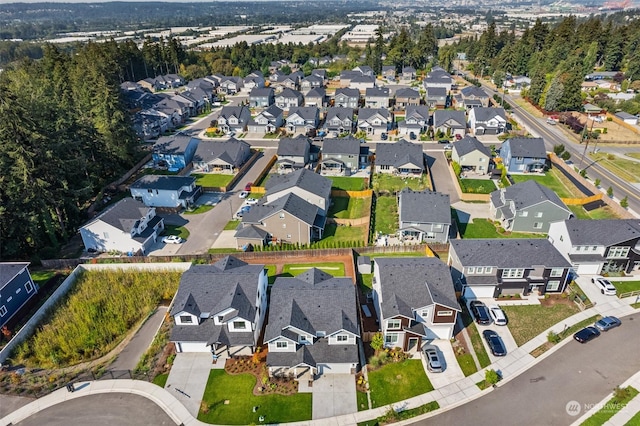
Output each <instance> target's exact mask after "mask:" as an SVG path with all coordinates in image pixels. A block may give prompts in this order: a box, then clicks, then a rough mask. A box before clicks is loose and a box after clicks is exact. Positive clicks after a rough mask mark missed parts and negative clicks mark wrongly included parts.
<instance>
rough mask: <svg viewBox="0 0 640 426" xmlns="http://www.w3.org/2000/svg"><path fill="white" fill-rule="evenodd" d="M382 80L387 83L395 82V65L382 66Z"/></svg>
mask: <svg viewBox="0 0 640 426" xmlns="http://www.w3.org/2000/svg"><path fill="white" fill-rule="evenodd" d="M382 78H384V79H386V80H388V81H395V80H396V67H395V65H383V66H382Z"/></svg>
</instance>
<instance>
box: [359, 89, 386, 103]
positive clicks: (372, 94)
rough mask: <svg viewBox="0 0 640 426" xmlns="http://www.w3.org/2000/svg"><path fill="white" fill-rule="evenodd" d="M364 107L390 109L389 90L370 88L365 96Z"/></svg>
mask: <svg viewBox="0 0 640 426" xmlns="http://www.w3.org/2000/svg"><path fill="white" fill-rule="evenodd" d="M364 106H365V107H367V108H389V88H388V87H370V88H368V89H367V90H366V91H365V94H364Z"/></svg>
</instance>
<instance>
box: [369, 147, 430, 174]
mask: <svg viewBox="0 0 640 426" xmlns="http://www.w3.org/2000/svg"><path fill="white" fill-rule="evenodd" d="M375 164H376V173H391V174H399V175H410V176H421V175H422V174H423V173H424V172H425V170H426V168H425V161H424V153H423V152H422V146H421V145H418V144H414V143H411V142H409V141H407V140H405V139H400V140H399V141H398V142H394V143H383V144H378V146H377V148H376V158H375Z"/></svg>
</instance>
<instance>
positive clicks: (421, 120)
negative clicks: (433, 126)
mask: <svg viewBox="0 0 640 426" xmlns="http://www.w3.org/2000/svg"><path fill="white" fill-rule="evenodd" d="M404 117H405V118H404V120H402V121H400V122H399V123H398V134H401V135H409V134H410V133H413V134H414V135H419V134H421V133H424V132H425V131H426V130H427V129H428V128H429V120H430V118H431V115H430V113H429V107H428V106H426V105H410V106H408V107H407V110H406V113H405V116H404Z"/></svg>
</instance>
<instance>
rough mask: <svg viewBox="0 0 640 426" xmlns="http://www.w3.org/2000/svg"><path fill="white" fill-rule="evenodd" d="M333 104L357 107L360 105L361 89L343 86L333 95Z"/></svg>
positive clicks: (343, 106) (341, 106) (342, 106)
mask: <svg viewBox="0 0 640 426" xmlns="http://www.w3.org/2000/svg"><path fill="white" fill-rule="evenodd" d="M333 106H336V107H340V108H353V109H357V108H358V107H359V106H360V91H358V90H357V89H350V88H348V87H341V88H338V89H336V92H335V94H334V95H333Z"/></svg>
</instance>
